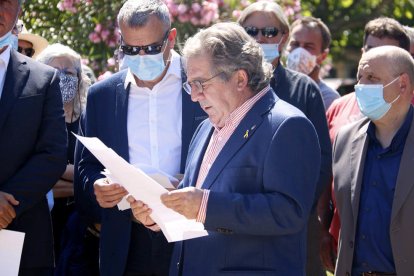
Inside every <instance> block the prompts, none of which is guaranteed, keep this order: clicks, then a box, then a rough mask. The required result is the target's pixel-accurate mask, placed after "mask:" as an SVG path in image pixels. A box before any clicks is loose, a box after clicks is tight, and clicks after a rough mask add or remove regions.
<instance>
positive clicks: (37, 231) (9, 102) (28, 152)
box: [0, 50, 67, 267]
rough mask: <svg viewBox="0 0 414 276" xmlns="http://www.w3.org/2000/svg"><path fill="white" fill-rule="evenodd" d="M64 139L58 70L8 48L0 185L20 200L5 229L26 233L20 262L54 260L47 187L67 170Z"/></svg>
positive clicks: (1, 103)
mask: <svg viewBox="0 0 414 276" xmlns="http://www.w3.org/2000/svg"><path fill="white" fill-rule="evenodd" d="M66 140H67V137H66V127H65V120H64V113H63V106H62V96H61V94H60V88H59V78H58V77H57V74H56V71H55V70H53V69H52V68H51V67H49V66H46V65H43V64H40V63H38V62H35V61H33V60H32V59H30V58H27V57H25V56H23V55H21V54H19V53H17V52H16V51H14V50H12V51H11V56H10V61H9V65H8V67H7V72H6V79H5V83H4V87H3V92H2V95H1V99H0V191H2V192H6V193H10V194H12V195H13V196H14V197H15V198H16V199H17V200H18V201H19V202H20V204H19V205H18V206H16V207H15V210H16V214H17V216H16V218H15V219H14V220H13V221H12V223H11V224H10V225H9V226H8V228H7V229H10V230H16V231H21V232H24V233H26V236H25V241H24V246H23V253H22V259H21V267H47V266H49V267H50V266H53V238H52V227H51V220H50V213H49V208H48V204H47V200H46V193H47V192H48V191H49V190H50V189H51V188H52V187H53V185H54V184H55V183H56V181H57V180H58V179H59V177H60V176H61V175H62V173H63V172H64V170H65V167H66ZM0 246H1V245H0Z"/></svg>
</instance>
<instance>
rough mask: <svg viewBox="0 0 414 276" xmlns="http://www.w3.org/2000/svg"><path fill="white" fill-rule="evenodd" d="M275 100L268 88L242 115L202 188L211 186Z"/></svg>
mask: <svg viewBox="0 0 414 276" xmlns="http://www.w3.org/2000/svg"><path fill="white" fill-rule="evenodd" d="M275 101H276V96H275V95H274V93H273V91H272V90H270V91H269V92H268V93H266V94H265V95H264V96H263V97H262V98H261V99H259V101H258V102H257V103H256V104H255V105H254V106H253V107H252V109H251V110H250V111H249V112H248V113H247V114H246V117H244V118H243V120H242V121H241V122H240V124H239V125H238V127H237V128H236V129H235V131H234V132H233V134H232V135H231V137H230V139H229V140H228V141H227V143H226V144H225V145H224V147H223V149H222V150H221V152H220V153H219V155H218V156H217V158H216V160H215V161H214V163H213V165H212V166H211V168H210V170H209V172H208V174H207V176H206V179H205V180H204V183H203V186H202V188H204V189H210V188H211V186H212V185H213V184H214V181H215V180H216V178H217V176H218V175H219V174H220V173H221V171H222V170H223V169H224V168H225V167H226V164H227V163H228V162H229V161H230V160H231V159H232V158H233V156H234V155H235V154H236V153H237V152H238V151H239V150H240V149H241V148H242V147H243V145H244V144H246V143H247V141H249V140H250V139H252V137H253V135H254V133H255V131H256V129H258V128H259V127H260V125H261V123H262V122H263V118H264V116H263V114H264V113H267V112H269V110H270V109H271V108H272V107H273V105H274V103H275Z"/></svg>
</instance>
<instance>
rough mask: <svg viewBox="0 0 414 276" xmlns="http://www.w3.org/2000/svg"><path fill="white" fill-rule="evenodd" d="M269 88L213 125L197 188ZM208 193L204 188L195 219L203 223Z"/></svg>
mask: <svg viewBox="0 0 414 276" xmlns="http://www.w3.org/2000/svg"><path fill="white" fill-rule="evenodd" d="M269 89H270V86H269V85H268V86H266V87H265V88H264V89H263V90H261V91H260V92H259V93H257V94H256V95H254V96H253V97H251V98H250V99H248V100H247V101H245V102H244V103H243V104H242V105H241V106H239V107H238V108H236V109H235V110H234V111H233V112H232V113H231V114H230V115H229V117H228V118H227V119H226V121H225V123H224V126H223V127H222V128H218V127H217V126H214V128H215V130H214V132H213V135H212V136H211V138H210V142H209V144H208V147H207V149H206V152H205V154H204V157H203V161H202V163H201V166H200V172H199V174H198V178H197V183H196V187H197V188H200V187H201V186H202V185H203V183H204V180H205V179H206V176H207V174H208V172H209V170H210V168H211V166H212V165H213V163H214V161H215V160H216V158H217V156H218V155H219V153H220V152H221V150H222V149H223V147H224V145H225V144H226V143H227V141H228V140H229V139H230V137H231V135H232V134H233V132H234V130H235V129H236V128H237V126H238V125H239V124H240V122H241V120H242V119H243V118H244V117H245V116H246V114H247V113H248V112H249V110H250V109H251V108H252V107H253V105H254V104H255V103H256V102H257V101H258V100H259V99H260V98H262V97H263V96H264V95H265V94H266V93H267V92H268V91H269ZM246 135H248V133H247V134H246ZM208 195H209V190H204V194H203V199H202V202H201V206H200V209H199V212H198V216H197V221H201V222H203V223H204V221H205V216H206V211H207V202H208Z"/></svg>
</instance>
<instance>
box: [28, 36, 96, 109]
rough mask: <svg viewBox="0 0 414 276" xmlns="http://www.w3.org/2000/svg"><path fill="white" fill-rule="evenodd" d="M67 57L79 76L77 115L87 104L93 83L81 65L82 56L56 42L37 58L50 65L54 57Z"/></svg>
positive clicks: (75, 106)
mask: <svg viewBox="0 0 414 276" xmlns="http://www.w3.org/2000/svg"><path fill="white" fill-rule="evenodd" d="M61 57H65V58H68V59H69V60H70V62H71V63H72V65H73V67H74V68H75V69H76V72H77V75H78V78H79V90H78V94H79V97H75V102H74V112H75V115H80V114H81V112H82V110H84V109H85V106H86V93H87V91H88V88H89V86H90V84H91V80H90V79H89V78H88V76H87V75H86V74H85V73H83V70H82V65H81V56H80V55H79V54H78V53H77V52H75V51H74V50H72V49H71V48H70V47H68V46H65V45H62V44H60V43H55V44H51V45H49V46H47V47H46V48H45V49H44V50H43V51H42V52H41V53H40V54H39V55H38V56H37V58H36V60H37V61H39V62H41V63H44V64H47V65H49V64H50V63H51V62H52V61H53V59H55V58H61Z"/></svg>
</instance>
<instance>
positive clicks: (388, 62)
mask: <svg viewBox="0 0 414 276" xmlns="http://www.w3.org/2000/svg"><path fill="white" fill-rule="evenodd" d="M372 59H377V60H380V61H381V63H382V64H383V66H384V67H385V68H387V71H388V72H389V74H390V75H392V76H399V75H401V74H403V73H406V74H407V75H408V77H409V80H410V83H411V85H414V60H413V58H412V57H411V55H410V53H408V52H407V51H405V50H404V49H402V48H399V47H396V46H380V47H376V48H373V49H371V50H370V51H368V52H366V53H364V54H363V55H362V57H361V61H360V64H361V63H362V62H365V61H368V60H372Z"/></svg>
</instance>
